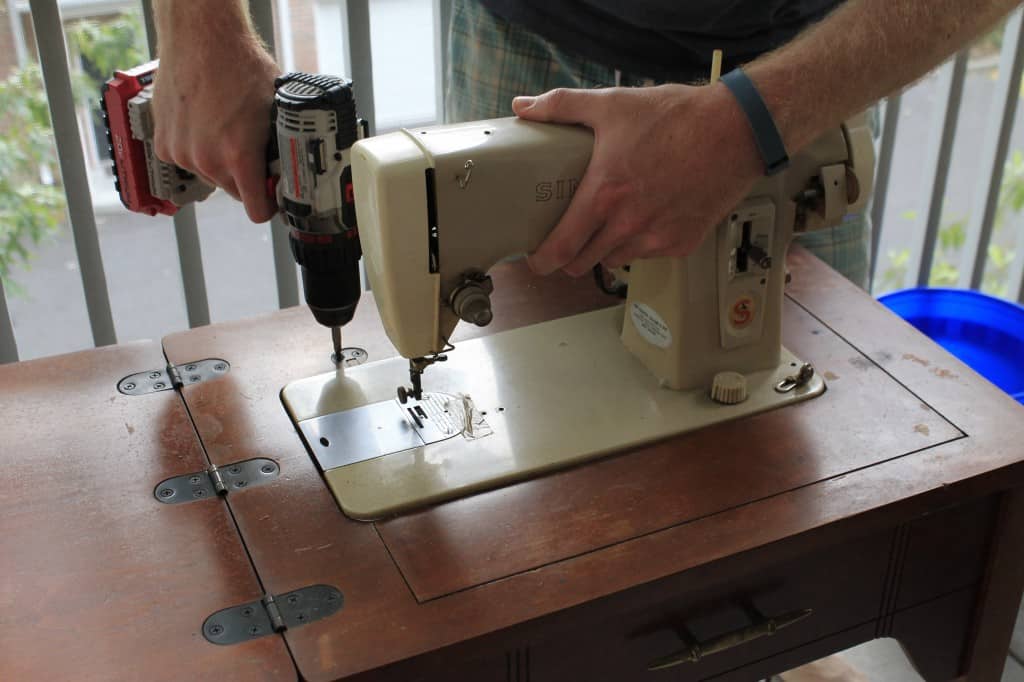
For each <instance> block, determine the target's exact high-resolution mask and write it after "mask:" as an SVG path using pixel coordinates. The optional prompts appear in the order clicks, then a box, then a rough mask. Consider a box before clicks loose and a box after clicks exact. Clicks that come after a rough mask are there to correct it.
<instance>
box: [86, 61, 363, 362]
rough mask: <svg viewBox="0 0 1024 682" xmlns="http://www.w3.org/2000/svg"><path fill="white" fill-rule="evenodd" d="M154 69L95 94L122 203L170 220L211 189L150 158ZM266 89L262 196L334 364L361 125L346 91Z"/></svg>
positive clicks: (346, 309) (299, 81)
mask: <svg viewBox="0 0 1024 682" xmlns="http://www.w3.org/2000/svg"><path fill="white" fill-rule="evenodd" d="M157 66H158V62H157V61H153V62H150V63H148V64H143V65H142V66H139V67H136V68H134V69H130V70H127V71H117V72H115V73H114V76H113V78H111V79H110V80H109V81H107V83H106V84H105V85H104V86H103V93H102V98H101V108H102V111H103V121H104V125H105V126H106V130H107V141H108V143H109V151H110V156H111V159H112V160H113V162H114V166H113V169H114V178H115V179H114V185H115V187H116V188H117V191H118V195H119V196H120V198H121V202H122V203H123V204H124V205H125V207H127V208H128V209H129V210H131V211H136V212H140V213H145V214H147V215H156V214H157V213H161V214H164V215H174V213H176V212H177V210H178V209H179V208H180V207H181V206H183V205H185V204H187V203H190V202H193V201H202V200H203V199H205V198H206V197H207V196H209V194H210V193H211V192H212V191H213V187H211V186H210V185H208V184H206V183H205V182H204V181H203V180H202V179H201V178H198V177H196V176H195V175H194V174H192V173H190V172H188V171H186V170H184V169H182V168H178V167H177V166H174V165H173V164H168V163H165V162H163V161H161V160H160V159H159V158H157V156H156V153H155V150H154V148H153V112H152V101H151V98H152V94H153V85H152V84H153V78H154V75H155V73H156V69H157ZM274 88H275V95H274V105H273V108H272V113H271V134H270V141H269V144H268V147H267V159H268V192H270V193H272V194H273V195H274V196H275V198H276V200H277V205H278V208H279V210H280V212H281V215H282V216H283V218H284V220H285V222H287V223H288V226H289V228H290V234H289V243H290V246H291V252H292V256H294V258H295V262H296V263H298V265H299V266H300V268H301V271H302V284H303V289H304V292H305V297H306V303H307V304H308V305H309V308H310V310H311V311H312V312H313V317H314V318H316V321H317V322H319V323H320V324H322V325H324V326H326V327H330V328H331V332H332V333H331V336H332V340H333V344H334V359H335V362H338V363H340V362H341V361H342V357H341V327H342V325H344V324H346V323H348V322H349V321H350V320H351V319H352V316H353V315H354V314H355V309H356V305H357V304H358V303H359V294H360V292H361V287H360V281H359V258H360V257H361V255H362V250H361V248H360V245H359V232H358V228H357V224H356V212H355V202H354V199H353V195H352V171H351V168H350V159H349V153H350V149H351V147H352V145H353V144H354V143H355V142H356V140H358V139H360V138H361V137H364V136H365V135H366V124H365V122H364V121H361V120H360V119H359V118H358V117H357V115H356V105H355V99H354V98H353V95H352V83H351V82H350V81H347V80H343V79H341V78H337V77H334V76H323V75H313V74H306V73H289V74H286V75H284V76H281V77H280V78H278V79H277V80H276V81H275V82H274Z"/></svg>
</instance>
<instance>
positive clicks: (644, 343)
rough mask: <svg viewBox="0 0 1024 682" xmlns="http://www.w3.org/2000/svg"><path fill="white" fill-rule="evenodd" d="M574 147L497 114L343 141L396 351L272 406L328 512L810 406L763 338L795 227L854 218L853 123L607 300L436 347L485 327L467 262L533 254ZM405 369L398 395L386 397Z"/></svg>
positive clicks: (561, 135) (802, 379) (572, 178)
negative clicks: (310, 468)
mask: <svg viewBox="0 0 1024 682" xmlns="http://www.w3.org/2000/svg"><path fill="white" fill-rule="evenodd" d="M592 146H593V136H592V133H591V132H590V131H589V130H587V129H585V128H581V127H574V126H561V125H551V124H537V123H530V122H526V121H522V120H518V119H496V120H489V121H478V122H473V123H467V124H460V125H450V126H438V127H428V128H418V129H410V130H402V131H399V132H395V133H391V134H388V135H382V136H378V137H374V138H370V139H366V140H362V141H360V142H358V143H357V144H355V145H354V146H353V148H352V172H353V176H352V177H353V185H354V187H355V188H356V191H355V196H356V213H357V215H358V218H359V230H360V240H361V242H362V249H363V253H364V255H365V258H364V262H365V264H366V270H367V274H368V277H369V282H370V285H371V291H372V292H373V295H374V297H375V300H376V302H377V306H378V308H379V311H380V316H381V319H382V321H383V324H384V327H385V330H386V332H387V334H388V337H389V338H390V340H391V341H392V343H393V344H394V345H395V348H396V349H397V350H398V352H399V354H400V355H401V356H402V358H395V359H389V360H382V361H378V362H373V363H367V364H364V365H359V366H353V367H343V368H339V370H338V371H337V372H333V373H329V374H324V375H320V376H315V377H310V378H308V379H302V380H299V381H295V382H293V383H291V384H289V385H288V386H286V387H285V388H284V390H283V391H282V399H283V401H284V404H285V406H286V408H287V410H288V413H289V415H290V416H291V418H292V420H293V421H294V423H295V424H296V425H297V427H298V429H299V431H300V432H301V433H302V436H303V438H304V440H305V441H306V444H307V447H308V448H309V450H310V452H311V454H312V456H313V457H314V459H315V460H316V462H317V464H318V466H319V468H320V469H321V471H322V472H323V474H324V478H325V479H326V481H327V483H328V485H329V487H330V489H331V491H332V493H333V494H334V496H335V498H336V499H337V500H338V503H339V505H340V506H341V508H342V509H343V510H344V511H345V513H346V514H348V515H349V516H351V517H353V518H357V519H373V518H378V517H381V516H386V515H389V514H393V513H396V512H400V511H403V510H407V509H410V508H414V507H417V506H420V505H425V504H429V503H434V502H438V501H441V500H444V499H450V498H453V497H458V496H462V495H466V494H469V493H472V492H475V491H478V490H482V489H486V488H491V487H496V486H499V485H502V484H504V483H507V482H511V481H514V480H518V479H521V478H526V477H530V476H535V475H537V474H540V473H542V472H546V471H550V470H553V469H556V468H560V467H565V466H569V465H574V464H579V463H581V462H583V461H586V460H588V459H591V458H594V457H599V456H602V455H607V454H611V453H614V452H615V451H617V450H620V449H623V448H626V447H628V446H636V445H639V444H642V443H645V442H651V441H655V440H659V439H662V438H666V437H668V436H671V435H675V434H679V433H682V432H686V431H690V430H694V429H698V428H701V427H703V426H707V425H709V424H714V423H718V422H722V421H726V420H731V419H736V418H738V417H742V416H746V415H750V414H754V413H757V412H761V411H764V410H768V409H773V408H776V407H781V406H784V405H790V404H793V403H796V402H799V401H802V400H807V399H810V398H813V397H815V396H818V395H821V394H822V393H823V392H824V391H825V384H824V381H823V380H822V378H821V377H820V376H818V375H817V374H815V372H814V370H813V367H812V366H811V365H810V364H809V363H806V362H804V360H802V359H798V358H796V357H795V356H794V355H793V354H791V353H790V352H789V351H787V350H786V349H785V348H783V347H782V345H781V320H782V309H781V308H782V300H783V289H784V286H785V283H786V277H787V275H786V272H785V266H784V263H785V253H786V249H787V247H788V245H789V243H790V240H791V238H792V236H793V234H794V233H799V232H806V231H810V230H816V229H820V228H823V227H827V226H833V225H837V224H839V222H840V221H841V220H842V219H843V217H844V216H845V215H847V214H848V213H850V212H853V211H857V210H861V209H863V207H864V205H865V203H866V201H867V197H868V196H869V194H870V189H871V183H872V173H873V166H874V154H873V148H872V144H871V137H870V132H869V130H868V129H867V127H866V124H865V120H864V117H858V118H855V119H852V120H851V121H850V122H848V123H847V124H846V125H844V126H842V128H840V129H836V130H834V131H831V132H830V133H828V134H826V135H824V136H823V137H822V138H821V139H819V140H818V141H817V142H815V143H814V144H812V145H810V146H809V147H807V148H806V149H805V150H804V151H803V152H801V153H800V154H799V155H797V156H795V157H794V158H792V159H791V162H790V165H789V167H788V169H786V170H785V171H783V172H781V173H778V174H776V175H774V176H771V177H765V178H762V179H761V180H759V181H758V183H757V184H756V185H755V186H754V188H753V189H752V190H751V191H750V193H749V194H748V196H747V197H746V199H744V201H743V202H741V203H740V205H739V206H737V207H736V208H735V209H734V211H733V212H732V213H731V215H730V216H728V217H727V219H726V220H724V221H723V222H722V223H721V224H720V225H718V226H717V227H716V228H715V229H713V230H712V231H711V232H709V234H708V235H707V237H706V238H705V240H704V241H703V243H702V244H701V245H700V247H699V248H698V249H697V250H696V251H695V252H694V253H693V254H692V255H691V256H689V257H687V258H675V259H670V258H656V259H649V260H640V261H637V262H635V263H633V264H632V266H631V267H630V268H629V271H628V273H625V274H624V276H623V278H624V279H626V280H628V295H627V298H626V300H625V305H623V306H617V307H614V308H610V309H607V310H601V311H597V312H591V313H585V314H581V315H575V316H572V317H567V318H563V319H558V320H553V321H550V322H546V323H542V324H537V325H533V326H529V327H524V328H520V329H515V330H512V331H507V332H503V333H498V334H494V335H491V336H489V337H487V338H484V339H477V340H471V341H467V342H464V343H461V344H459V347H458V349H454V348H453V347H452V346H451V344H450V343H449V339H450V338H451V334H452V332H453V330H454V329H455V326H456V325H457V324H458V323H459V321H460V320H461V321H466V322H468V323H471V324H479V325H486V324H488V323H489V322H490V321H491V319H492V317H493V315H494V312H493V311H492V310H491V306H490V298H489V294H490V293H491V290H492V287H493V284H492V282H491V281H490V279H489V278H488V277H487V274H486V273H487V271H488V269H489V268H490V267H492V266H493V265H494V264H495V263H497V262H499V261H500V260H502V259H503V258H506V257H509V256H514V255H517V254H523V253H528V252H530V251H532V250H534V249H535V248H536V247H537V246H538V245H539V244H540V243H541V242H542V240H543V239H544V238H545V236H546V235H547V234H548V233H549V232H550V230H551V229H552V228H553V227H554V225H555V224H556V223H557V221H558V218H559V217H560V216H561V215H562V213H563V212H564V211H565V209H566V207H567V206H568V203H569V201H570V199H571V198H572V194H573V191H574V190H575V187H576V186H577V184H578V182H579V180H580V178H581V177H582V175H583V172H584V170H585V169H586V166H587V163H588V161H589V158H590V153H591V149H592ZM354 342H355V343H356V344H358V339H355V340H354ZM807 360H813V359H812V358H808V359H807ZM406 361H408V366H407V365H406ZM432 365H436V366H435V367H432V368H431V369H430V371H429V373H428V374H426V377H427V381H426V383H427V386H428V388H429V390H423V387H422V382H423V378H422V377H423V376H424V370H426V369H427V368H428V367H431V366H432ZM406 371H408V372H409V376H410V378H411V381H412V386H411V387H408V388H407V387H405V386H400V387H399V388H398V391H397V396H396V390H395V386H396V383H397V382H398V381H399V380H400V379H404V376H405V373H406ZM752 447H756V444H752Z"/></svg>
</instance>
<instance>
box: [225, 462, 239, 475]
mask: <svg viewBox="0 0 1024 682" xmlns="http://www.w3.org/2000/svg"><path fill="white" fill-rule="evenodd" d="M241 470H242V467H240V466H238V465H237V464H235V465H233V466H231V467H230V468H228V471H230V472H231V473H233V474H237V473H238V472H240V471H241Z"/></svg>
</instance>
